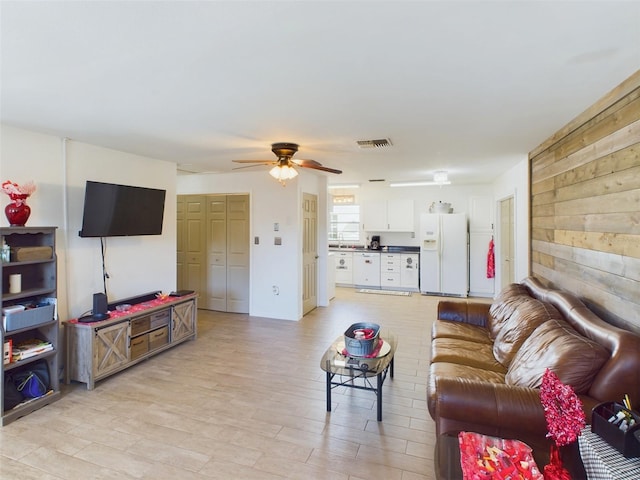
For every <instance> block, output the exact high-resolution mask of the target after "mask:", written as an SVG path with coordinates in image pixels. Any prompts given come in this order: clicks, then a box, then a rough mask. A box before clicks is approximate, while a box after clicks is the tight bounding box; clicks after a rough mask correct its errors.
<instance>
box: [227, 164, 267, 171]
mask: <svg viewBox="0 0 640 480" xmlns="http://www.w3.org/2000/svg"><path fill="white" fill-rule="evenodd" d="M264 165H270V164H269V163H253V164H251V165H243V166H241V167H235V168H232V169H231V170H242V169H243V168H253V167H262V166H264Z"/></svg>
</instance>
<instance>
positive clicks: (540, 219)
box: [529, 70, 640, 333]
mask: <svg viewBox="0 0 640 480" xmlns="http://www.w3.org/2000/svg"><path fill="white" fill-rule="evenodd" d="M529 167H530V182H531V184H530V192H531V203H530V205H531V256H530V257H531V274H532V275H533V276H535V277H537V278H539V279H540V280H541V281H542V282H543V283H545V284H546V285H551V286H554V287H556V288H562V289H564V290H568V291H571V292H573V293H574V294H576V295H577V296H578V297H579V298H581V299H582V300H583V301H584V302H585V303H586V304H587V305H588V306H589V307H590V308H591V309H592V310H594V311H595V312H596V313H598V314H599V315H600V316H601V317H602V318H604V319H605V320H606V321H608V322H610V323H612V324H615V325H618V326H620V327H623V328H626V329H629V330H634V331H636V332H639V333H640V70H639V71H638V72H636V73H635V74H633V75H632V76H631V77H630V78H628V79H627V80H625V81H624V82H623V83H622V84H620V85H619V86H618V87H616V88H615V89H614V90H612V91H611V92H609V93H608V94H607V95H606V96H604V97H603V98H602V99H601V100H599V101H598V102H597V103H596V104H594V105H593V106H592V107H590V108H589V109H588V110H587V111H585V112H584V113H582V114H581V115H579V116H578V117H576V118H575V119H574V120H572V121H571V122H570V123H569V124H568V125H566V126H565V127H564V128H562V129H561V130H559V131H558V132H556V133H555V134H554V135H553V136H552V137H551V138H549V139H548V140H547V141H545V142H544V143H543V144H542V145H540V146H539V147H537V148H536V149H535V150H534V151H532V152H531V153H530V154H529Z"/></svg>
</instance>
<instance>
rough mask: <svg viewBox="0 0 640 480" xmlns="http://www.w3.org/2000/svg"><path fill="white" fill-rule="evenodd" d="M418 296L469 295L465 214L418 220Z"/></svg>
mask: <svg viewBox="0 0 640 480" xmlns="http://www.w3.org/2000/svg"><path fill="white" fill-rule="evenodd" d="M420 292H422V293H424V294H430V295H455V296H459V297H466V296H467V295H468V294H469V234H468V225H467V215H466V214H465V213H447V214H437V213H424V214H422V215H421V216H420Z"/></svg>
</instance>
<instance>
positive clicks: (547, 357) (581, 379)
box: [505, 319, 610, 394]
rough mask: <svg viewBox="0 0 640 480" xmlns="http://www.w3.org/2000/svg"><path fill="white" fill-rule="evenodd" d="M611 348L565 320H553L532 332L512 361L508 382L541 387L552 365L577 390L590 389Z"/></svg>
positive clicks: (507, 377)
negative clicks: (543, 378)
mask: <svg viewBox="0 0 640 480" xmlns="http://www.w3.org/2000/svg"><path fill="white" fill-rule="evenodd" d="M609 356H610V354H609V352H608V351H607V350H606V349H605V348H604V347H602V346H601V345H599V344H597V343H596V342H594V341H592V340H589V339H588V338H586V337H583V336H582V335H580V334H579V333H578V332H576V331H575V330H574V329H573V328H572V327H571V326H570V325H569V324H568V323H567V322H566V321H564V320H556V319H552V320H549V321H547V322H545V323H543V324H542V325H540V326H539V327H538V328H536V329H535V331H534V332H533V333H532V334H531V336H530V337H529V338H528V339H527V340H526V341H525V342H524V343H523V344H522V347H521V348H520V350H519V351H518V353H517V354H516V356H515V357H514V359H513V361H512V362H511V366H510V367H509V370H508V371H507V375H506V378H505V381H506V383H507V384H508V385H516V386H521V387H530V388H540V385H541V384H542V376H543V374H544V372H545V370H546V369H547V368H548V369H550V370H552V371H553V372H555V373H556V375H558V378H559V379H560V381H562V383H564V384H566V385H571V386H572V387H573V389H574V390H575V392H576V393H579V394H580V393H587V392H588V391H589V388H590V387H591V383H592V382H593V379H594V377H595V375H596V374H597V373H598V372H599V371H600V368H601V367H602V365H603V364H604V362H605V361H606V360H607V359H608V358H609Z"/></svg>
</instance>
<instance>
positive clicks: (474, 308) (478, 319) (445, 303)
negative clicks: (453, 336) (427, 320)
mask: <svg viewBox="0 0 640 480" xmlns="http://www.w3.org/2000/svg"><path fill="white" fill-rule="evenodd" d="M490 307H491V304H489V303H481V302H460V301H458V302H456V301H451V300H441V301H440V302H439V303H438V320H449V321H453V322H462V323H468V324H471V325H478V326H480V327H486V326H487V319H488V318H489V308H490Z"/></svg>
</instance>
